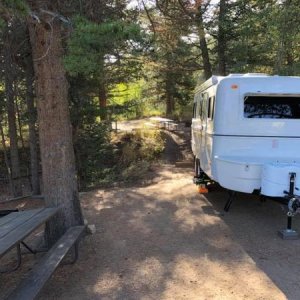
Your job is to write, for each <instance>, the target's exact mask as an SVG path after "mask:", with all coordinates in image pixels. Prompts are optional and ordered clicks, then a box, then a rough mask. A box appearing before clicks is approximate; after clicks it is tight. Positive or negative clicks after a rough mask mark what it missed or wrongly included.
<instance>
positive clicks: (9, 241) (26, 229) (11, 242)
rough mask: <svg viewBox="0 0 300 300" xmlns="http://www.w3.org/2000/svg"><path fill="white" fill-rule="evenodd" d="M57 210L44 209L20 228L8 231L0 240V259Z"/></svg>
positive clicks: (55, 208)
mask: <svg viewBox="0 0 300 300" xmlns="http://www.w3.org/2000/svg"><path fill="white" fill-rule="evenodd" d="M58 210H59V208H58V207H51V208H45V209H43V210H42V211H41V212H40V213H38V214H36V215H34V216H33V217H32V218H30V219H29V220H28V221H27V222H25V223H23V224H22V226H18V227H17V228H15V229H14V230H12V231H10V233H9V234H7V235H5V236H4V237H2V238H0V257H1V256H3V255H4V254H5V253H6V252H8V251H9V250H10V249H11V248H13V247H14V246H15V245H17V244H18V243H19V242H21V241H23V240H24V239H25V238H26V237H27V236H28V235H29V234H30V233H32V232H33V231H34V230H35V229H36V228H38V227H39V226H41V225H42V224H44V223H45V222H46V221H47V220H48V219H50V218H51V217H52V216H53V215H54V214H56V213H57V212H58Z"/></svg>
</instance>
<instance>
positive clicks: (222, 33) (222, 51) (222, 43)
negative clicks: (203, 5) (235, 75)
mask: <svg viewBox="0 0 300 300" xmlns="http://www.w3.org/2000/svg"><path fill="white" fill-rule="evenodd" d="M226 6H227V3H226V0H220V4H219V7H220V11H219V29H218V61H219V68H218V69H219V75H222V76H225V75H226V24H225V22H226Z"/></svg>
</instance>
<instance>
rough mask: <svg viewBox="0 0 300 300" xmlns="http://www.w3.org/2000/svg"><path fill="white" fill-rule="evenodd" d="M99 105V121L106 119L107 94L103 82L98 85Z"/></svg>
mask: <svg viewBox="0 0 300 300" xmlns="http://www.w3.org/2000/svg"><path fill="white" fill-rule="evenodd" d="M99 105H100V118H101V121H106V120H107V94H106V89H105V85H104V83H103V82H101V83H100V86H99Z"/></svg>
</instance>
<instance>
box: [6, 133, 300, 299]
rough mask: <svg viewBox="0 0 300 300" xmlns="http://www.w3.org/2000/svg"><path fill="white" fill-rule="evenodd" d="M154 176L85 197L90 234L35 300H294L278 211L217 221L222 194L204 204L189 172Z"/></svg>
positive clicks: (298, 263)
mask: <svg viewBox="0 0 300 300" xmlns="http://www.w3.org/2000/svg"><path fill="white" fill-rule="evenodd" d="M176 139H179V141H180V140H181V141H182V142H183V143H184V139H183V140H182V137H181V138H180V137H177V138H175V140H176ZM177 146H178V145H177ZM178 147H180V146H178ZM177 149H178V148H177ZM170 150H172V149H170ZM171 162H172V161H171ZM154 172H155V173H156V177H155V180H154V182H153V183H152V184H151V185H148V186H147V187H133V188H132V187H131V188H122V189H120V188H114V189H109V190H96V191H93V192H89V193H86V194H84V195H82V204H83V211H84V215H85V217H86V218H87V219H88V221H89V223H91V224H95V225H96V228H97V232H96V233H95V234H94V235H90V236H87V237H86V238H85V239H84V241H83V242H82V243H81V249H80V250H81V251H80V259H79V261H78V262H77V263H76V264H75V265H74V266H61V267H60V268H59V269H58V270H57V271H56V273H55V275H54V276H53V277H52V279H51V280H50V281H49V282H48V283H47V285H46V286H45V288H44V290H43V292H42V294H41V296H40V299H72V300H75V299H78V300H79V299H80V300H81V299H266V300H269V299H295V300H296V299H299V295H300V286H299V278H300V260H299V249H300V241H282V240H281V239H279V238H277V235H276V230H277V229H281V228H282V226H284V222H285V219H284V215H283V214H282V212H281V208H280V206H278V205H276V204H274V203H271V202H267V203H264V204H261V203H260V202H259V201H258V200H257V199H256V198H254V197H245V196H241V197H239V199H238V200H237V201H236V202H234V203H233V206H232V209H231V211H230V213H228V214H226V215H224V214H223V210H222V208H223V205H224V201H225V197H226V193H225V192H224V191H223V190H222V189H219V190H216V191H215V192H212V193H211V194H209V195H208V196H207V197H204V196H201V195H199V194H197V192H196V188H195V186H194V185H193V184H192V172H191V170H189V169H179V168H175V167H174V166H173V165H172V164H164V165H160V166H157V167H156V168H155V169H154ZM299 225H300V224H299V222H297V223H296V227H298V228H299V227H300V226H299ZM32 263H33V259H32V258H31V256H26V258H25V263H24V265H23V267H22V269H21V270H20V271H18V272H15V273H14V274H9V275H1V274H0V298H1V299H3V297H4V295H5V294H7V293H8V291H9V289H11V288H13V286H14V285H15V283H16V282H17V281H18V280H19V279H20V278H21V277H22V276H23V274H24V272H26V271H27V269H29V268H30V267H31V265H32ZM4 287H5V289H4Z"/></svg>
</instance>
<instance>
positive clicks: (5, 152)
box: [0, 120, 14, 195]
mask: <svg viewBox="0 0 300 300" xmlns="http://www.w3.org/2000/svg"><path fill="white" fill-rule="evenodd" d="M1 121H2V120H0V134H1V143H2V148H3V153H4V161H5V166H6V170H7V175H8V182H9V190H10V192H11V194H12V195H13V194H14V185H13V182H12V178H11V169H10V164H9V159H8V155H7V149H6V143H5V136H4V131H3V126H2V122H1Z"/></svg>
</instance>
